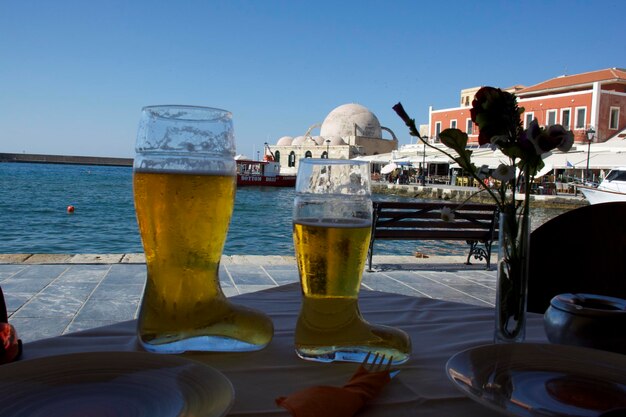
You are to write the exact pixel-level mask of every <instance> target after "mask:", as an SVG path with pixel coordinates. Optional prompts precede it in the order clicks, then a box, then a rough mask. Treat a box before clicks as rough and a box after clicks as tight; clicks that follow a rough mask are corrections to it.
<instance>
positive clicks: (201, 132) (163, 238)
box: [133, 106, 273, 353]
mask: <svg viewBox="0 0 626 417" xmlns="http://www.w3.org/2000/svg"><path fill="white" fill-rule="evenodd" d="M234 155H235V141H234V134H233V126H232V116H231V114H230V113H229V112H227V111H224V110H219V109H211V108H205V107H190V106H153V107H145V108H144V109H143V111H142V116H141V121H140V123H139V129H138V134H137V144H136V156H135V161H134V167H133V188H134V195H135V211H136V212H137V220H138V223H139V230H140V232H141V239H142V242H143V248H144V252H145V255H146V264H147V268H148V280H147V282H146V288H145V291H144V296H143V300H142V302H141V310H140V314H139V324H138V336H139V341H140V343H141V345H142V346H143V347H144V348H145V349H146V350H148V351H150V352H160V353H180V352H184V351H188V350H193V351H239V352H241V351H252V350H259V349H262V348H263V347H265V346H266V345H267V344H268V343H269V342H270V340H271V339H272V335H273V326H272V322H271V320H270V319H269V318H268V317H267V316H265V315H264V314H263V313H261V312H257V311H253V310H250V309H248V308H245V307H241V306H236V305H233V304H232V303H231V302H230V301H228V300H227V299H226V297H225V296H224V293H223V292H222V289H221V287H220V281H219V275H218V270H219V264H220V258H221V256H222V250H223V249H224V243H225V241H226V233H227V232H228V226H229V223H230V218H231V215H232V212H233V205H234V200H235V189H236V176H235V172H236V164H235V160H234Z"/></svg>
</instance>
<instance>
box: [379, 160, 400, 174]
mask: <svg viewBox="0 0 626 417" xmlns="http://www.w3.org/2000/svg"><path fill="white" fill-rule="evenodd" d="M396 168H398V165H396V164H395V163H393V162H392V163H390V164H387V165H385V166H384V167H382V168H381V170H380V173H381V174H389V173H390V172H392V171H393V170H395V169H396Z"/></svg>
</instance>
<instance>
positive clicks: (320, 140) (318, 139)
mask: <svg viewBox="0 0 626 417" xmlns="http://www.w3.org/2000/svg"><path fill="white" fill-rule="evenodd" d="M325 140H326V138H324V137H323V136H313V141H314V142H315V143H316V144H317V145H318V146H320V145H323V144H324V141H325Z"/></svg>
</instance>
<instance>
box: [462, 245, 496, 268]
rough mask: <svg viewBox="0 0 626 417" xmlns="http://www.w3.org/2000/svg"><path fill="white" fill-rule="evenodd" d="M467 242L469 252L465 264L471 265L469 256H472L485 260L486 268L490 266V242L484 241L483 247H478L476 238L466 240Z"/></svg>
mask: <svg viewBox="0 0 626 417" xmlns="http://www.w3.org/2000/svg"><path fill="white" fill-rule="evenodd" d="M467 243H468V244H469V245H470V250H469V253H468V254H467V261H466V262H465V265H471V264H472V263H471V262H470V258H471V257H472V256H473V257H474V259H478V260H481V261H482V260H483V259H484V260H486V261H487V269H489V268H490V267H491V242H485V243H484V245H485V247H484V248H482V247H479V246H478V243H479V242H478V241H476V240H468V241H467Z"/></svg>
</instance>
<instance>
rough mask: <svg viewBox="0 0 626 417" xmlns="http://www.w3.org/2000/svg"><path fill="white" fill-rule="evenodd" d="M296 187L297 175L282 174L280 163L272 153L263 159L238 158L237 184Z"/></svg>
mask: <svg viewBox="0 0 626 417" xmlns="http://www.w3.org/2000/svg"><path fill="white" fill-rule="evenodd" d="M247 185H257V186H262V187H294V186H295V185H296V176H295V175H280V164H279V163H278V162H276V161H274V158H272V156H270V155H265V158H264V160H263V161H252V160H249V159H238V160H237V186H247Z"/></svg>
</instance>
